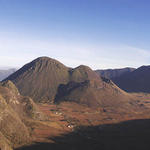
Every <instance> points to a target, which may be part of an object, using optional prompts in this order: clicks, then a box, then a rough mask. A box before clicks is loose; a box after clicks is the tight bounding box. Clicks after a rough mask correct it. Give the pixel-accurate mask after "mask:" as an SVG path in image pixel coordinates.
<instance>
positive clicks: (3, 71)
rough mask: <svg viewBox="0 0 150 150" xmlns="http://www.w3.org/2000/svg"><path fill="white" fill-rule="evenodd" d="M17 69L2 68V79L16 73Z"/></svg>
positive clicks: (0, 71)
mask: <svg viewBox="0 0 150 150" xmlns="http://www.w3.org/2000/svg"><path fill="white" fill-rule="evenodd" d="M16 70H17V69H15V68H12V69H5V70H4V69H0V81H2V80H3V79H5V78H7V77H8V76H9V75H11V74H12V73H14V72H15V71H16Z"/></svg>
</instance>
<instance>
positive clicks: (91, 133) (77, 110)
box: [16, 94, 150, 150]
mask: <svg viewBox="0 0 150 150" xmlns="http://www.w3.org/2000/svg"><path fill="white" fill-rule="evenodd" d="M134 95H135V96H137V97H138V98H140V99H141V101H139V100H137V101H136V102H137V103H138V105H140V106H141V110H137V111H135V112H133V113H128V111H126V113H125V112H122V113H118V112H117V111H114V110H110V109H108V110H107V109H106V110H105V109H103V110H101V109H90V108H88V107H85V106H81V105H78V104H76V103H62V104H60V105H48V104H39V107H40V109H41V110H42V111H43V112H44V113H46V114H47V115H48V116H49V120H47V121H36V122H32V121H29V122H28V123H29V124H30V126H31V127H32V135H31V137H32V142H31V143H30V144H29V145H26V146H24V147H20V148H16V150H51V149H52V150H59V149H61V150H84V149H86V150H147V149H149V148H150V142H149V139H150V109H149V103H150V97H149V95H143V94H141V95H140V94H134Z"/></svg>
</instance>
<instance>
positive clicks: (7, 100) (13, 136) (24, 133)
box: [0, 81, 45, 150]
mask: <svg viewBox="0 0 150 150" xmlns="http://www.w3.org/2000/svg"><path fill="white" fill-rule="evenodd" d="M44 118H45V115H44V114H43V113H42V112H40V111H39V109H38V107H37V106H36V104H34V102H33V101H32V99H30V98H29V97H23V96H22V95H20V93H19V92H18V90H17V88H16V87H15V85H14V84H13V83H12V82H11V81H6V82H2V83H0V149H2V150H11V148H12V147H15V146H19V145H22V144H25V143H27V142H29V141H30V131H29V127H28V126H27V125H26V124H25V120H26V119H38V120H41V119H44Z"/></svg>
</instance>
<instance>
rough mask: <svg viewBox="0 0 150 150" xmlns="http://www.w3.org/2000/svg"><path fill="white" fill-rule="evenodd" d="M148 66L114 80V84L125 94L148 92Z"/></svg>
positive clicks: (149, 71) (149, 89)
mask: <svg viewBox="0 0 150 150" xmlns="http://www.w3.org/2000/svg"><path fill="white" fill-rule="evenodd" d="M149 77H150V66H142V67H140V68H138V69H136V70H134V71H132V72H130V73H128V74H127V75H122V76H120V77H118V78H115V79H114V82H115V83H116V84H117V85H118V86H119V87H120V88H122V89H123V90H125V91H127V92H147V93H149V92H150V79H149Z"/></svg>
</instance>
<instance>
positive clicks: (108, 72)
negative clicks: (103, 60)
mask: <svg viewBox="0 0 150 150" xmlns="http://www.w3.org/2000/svg"><path fill="white" fill-rule="evenodd" d="M134 70H135V68H129V67H127V68H121V69H105V70H96V72H97V73H98V74H99V75H100V76H102V77H105V78H108V79H111V80H112V81H113V80H114V79H115V78H118V77H120V76H121V75H125V74H128V73H130V72H132V71H134Z"/></svg>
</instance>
